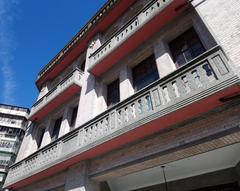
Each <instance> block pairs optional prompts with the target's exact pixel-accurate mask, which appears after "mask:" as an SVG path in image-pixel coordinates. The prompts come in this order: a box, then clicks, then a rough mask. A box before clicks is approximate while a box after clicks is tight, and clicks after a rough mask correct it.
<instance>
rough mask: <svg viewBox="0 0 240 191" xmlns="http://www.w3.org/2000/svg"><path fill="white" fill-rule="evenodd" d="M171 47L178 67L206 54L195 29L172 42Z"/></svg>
mask: <svg viewBox="0 0 240 191" xmlns="http://www.w3.org/2000/svg"><path fill="white" fill-rule="evenodd" d="M169 47H170V50H171V53H172V56H173V60H174V62H175V63H176V65H177V66H178V67H180V66H182V65H184V64H185V63H187V62H189V61H191V60H192V59H193V58H195V57H197V56H199V55H200V54H202V53H203V52H205V48H204V47H203V45H202V43H201V41H200V39H199V37H198V35H197V33H196V32H195V30H194V29H193V28H190V29H189V30H187V31H186V32H185V33H183V34H182V35H180V36H179V37H177V38H176V39H174V40H173V41H172V42H170V43H169Z"/></svg>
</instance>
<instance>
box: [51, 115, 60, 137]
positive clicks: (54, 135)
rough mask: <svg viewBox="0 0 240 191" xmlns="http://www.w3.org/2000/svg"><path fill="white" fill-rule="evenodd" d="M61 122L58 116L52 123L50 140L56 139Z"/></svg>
mask: <svg viewBox="0 0 240 191" xmlns="http://www.w3.org/2000/svg"><path fill="white" fill-rule="evenodd" d="M61 123H62V117H60V118H58V119H57V120H56V121H55V123H54V127H53V131H52V136H51V138H52V141H54V140H56V139H57V138H58V136H59V132H60V127H61Z"/></svg>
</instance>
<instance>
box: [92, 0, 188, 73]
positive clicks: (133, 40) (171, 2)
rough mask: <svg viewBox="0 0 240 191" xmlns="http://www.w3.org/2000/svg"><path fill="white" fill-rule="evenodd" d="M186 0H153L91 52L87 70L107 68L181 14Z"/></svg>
mask: <svg viewBox="0 0 240 191" xmlns="http://www.w3.org/2000/svg"><path fill="white" fill-rule="evenodd" d="M185 2H186V1H185V0H178V1H176V0H153V1H151V2H150V3H149V4H147V5H146V6H145V7H144V8H143V9H142V10H141V11H140V12H139V13H138V14H137V15H136V16H135V17H133V18H132V19H131V20H130V21H129V22H127V23H126V24H125V25H124V26H123V27H121V28H120V29H119V30H118V31H117V32H116V33H115V34H114V35H113V36H112V37H110V38H109V39H108V40H107V41H106V42H105V43H104V44H102V45H101V47H99V48H98V49H97V50H96V51H95V52H94V53H93V54H91V55H90V57H89V59H90V63H91V65H90V66H89V68H88V71H89V72H91V73H93V74H94V75H96V76H99V75H101V74H102V73H104V72H105V71H107V70H108V69H109V68H110V67H111V66H112V65H113V64H114V63H116V62H117V61H118V60H120V59H122V58H123V57H124V56H126V55H127V54H128V53H129V52H131V51H132V50H133V49H135V48H136V47H137V46H138V45H140V44H141V43H143V42H144V41H145V40H146V39H148V38H150V37H151V36H152V35H153V34H154V33H155V32H157V31H158V30H159V29H160V28H161V27H162V26H164V25H165V24H166V23H168V22H170V21H171V20H172V19H173V18H175V17H177V16H178V15H180V14H181V12H182V11H183V10H184V8H182V9H180V10H178V11H176V10H177V9H178V8H179V7H184V6H183V5H184V3H185Z"/></svg>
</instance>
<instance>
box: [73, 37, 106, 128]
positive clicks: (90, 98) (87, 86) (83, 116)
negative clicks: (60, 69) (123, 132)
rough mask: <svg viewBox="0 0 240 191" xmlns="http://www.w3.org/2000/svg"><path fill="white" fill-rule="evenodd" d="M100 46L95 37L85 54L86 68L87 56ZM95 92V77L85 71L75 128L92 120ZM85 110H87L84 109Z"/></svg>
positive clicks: (87, 63) (88, 64)
mask: <svg viewBox="0 0 240 191" xmlns="http://www.w3.org/2000/svg"><path fill="white" fill-rule="evenodd" d="M100 46H101V41H100V35H97V36H96V37H95V38H94V39H93V40H92V42H91V43H90V44H89V47H88V49H87V53H86V66H85V67H86V68H89V67H90V65H91V60H90V59H89V56H90V54H91V53H93V52H94V51H95V50H96V49H97V48H98V47H100ZM96 103H97V92H96V79H95V76H94V75H92V74H90V73H88V72H87V70H85V72H84V74H83V76H82V88H81V94H80V100H79V104H78V105H79V107H78V114H77V119H76V127H78V126H80V125H82V124H83V123H85V122H87V121H89V120H90V119H92V118H93V117H94V116H95V114H96V112H95V111H96ZM86 108H87V109H86Z"/></svg>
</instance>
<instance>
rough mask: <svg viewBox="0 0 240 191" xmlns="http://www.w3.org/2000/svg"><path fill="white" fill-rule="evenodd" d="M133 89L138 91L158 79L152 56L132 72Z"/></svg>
mask: <svg viewBox="0 0 240 191" xmlns="http://www.w3.org/2000/svg"><path fill="white" fill-rule="evenodd" d="M132 74H133V86H134V89H135V90H136V91H137V90H140V89H142V88H144V87H145V86H147V85H149V84H150V83H152V82H154V81H156V80H157V79H158V78H159V75H158V70H157V65H156V62H155V57H154V55H151V56H150V57H148V58H147V59H145V60H144V61H142V62H141V63H140V64H138V65H137V66H135V67H134V68H133V70H132Z"/></svg>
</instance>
